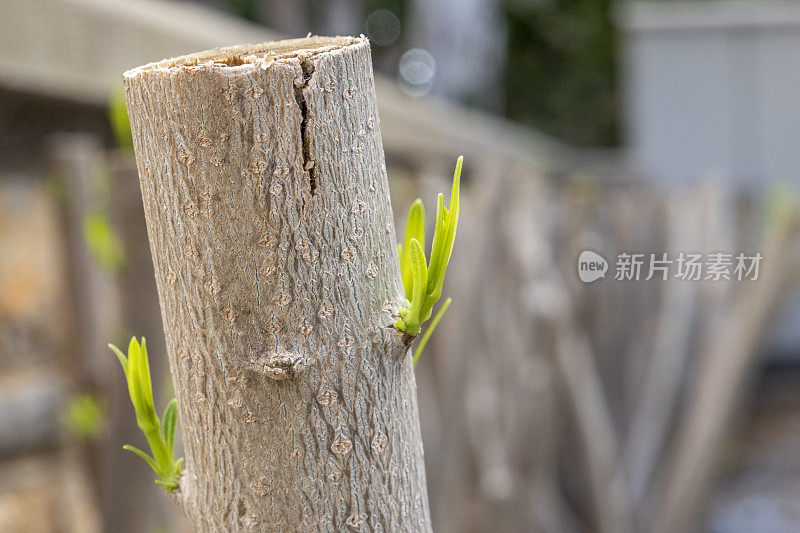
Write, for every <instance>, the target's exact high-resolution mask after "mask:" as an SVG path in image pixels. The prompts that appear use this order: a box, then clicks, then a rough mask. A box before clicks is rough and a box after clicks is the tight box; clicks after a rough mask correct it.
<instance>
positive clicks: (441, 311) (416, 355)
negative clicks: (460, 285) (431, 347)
mask: <svg viewBox="0 0 800 533" xmlns="http://www.w3.org/2000/svg"><path fill="white" fill-rule="evenodd" d="M452 300H453V299H452V298H448V299H447V300H445V301H444V303H443V304H442V307H440V308H439V312H438V313H436V316H435V317H433V321H432V322H431V325H430V326H428V329H427V331H425V334H424V335H423V336H422V340H420V341H419V345H418V346H417V349H416V350H414V366H415V367H416V366H417V362H418V361H419V358H420V357H422V350H424V349H425V345H426V344H428V339H430V338H431V335H432V334H433V330H435V329H436V326H437V325H438V324H439V321H440V320H441V319H442V317H443V316H444V313H445V311H447V308H448V307H450V302H451V301H452Z"/></svg>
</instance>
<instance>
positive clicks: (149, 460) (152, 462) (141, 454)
mask: <svg viewBox="0 0 800 533" xmlns="http://www.w3.org/2000/svg"><path fill="white" fill-rule="evenodd" d="M122 448H123V449H124V450H128V451H129V452H133V453H135V454H136V455H138V456H139V457H141V458H142V459H144V460H145V461H146V462H147V464H149V465H150V468H152V469H153V470H154V471H155V472H158V466H156V462H155V460H154V459H153V458H152V457H150V456H149V455H147V454H146V453H144V452H143V451H142V450H140V449H139V448H136V447H134V446H131V445H130V444H126V445H125V446H123V447H122Z"/></svg>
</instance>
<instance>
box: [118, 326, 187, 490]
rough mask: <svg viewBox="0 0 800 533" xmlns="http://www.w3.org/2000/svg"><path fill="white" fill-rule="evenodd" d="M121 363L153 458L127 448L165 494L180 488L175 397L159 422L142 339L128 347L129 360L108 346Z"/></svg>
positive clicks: (133, 340)
mask: <svg viewBox="0 0 800 533" xmlns="http://www.w3.org/2000/svg"><path fill="white" fill-rule="evenodd" d="M108 347H109V348H111V349H112V350H113V351H114V353H115V354H117V358H118V359H119V362H120V364H122V370H123V371H124V372H125V377H126V378H127V380H128V393H129V394H130V396H131V403H132V404H133V409H134V411H136V423H137V425H138V426H139V429H141V430H142V433H144V436H145V438H146V439H147V443H148V444H149V445H150V450H151V451H152V453H153V456H152V457H150V456H149V455H147V454H146V453H144V452H143V451H142V450H140V449H138V448H134V447H133V446H131V445H130V444H126V445H125V446H123V448H124V449H126V450H128V451H130V452H133V453H135V454H136V455H138V456H139V457H141V458H142V459H144V461H145V462H146V463H147V464H148V465H150V468H152V469H153V471H154V472H155V473H156V474H158V475H159V476H160V477H161V479H160V480H156V483H158V484H159V485H161V486H162V487H164V490H165V491H166V492H171V491H173V490H175V489H176V488H178V479H179V478H180V475H181V464H182V463H183V458H180V459H178V460H177V461H176V460H175V454H174V448H175V427H176V426H177V423H178V403H177V402H176V401H175V398H173V399H172V401H171V402H169V403H168V404H167V407H166V409H164V415H163V416H162V420H161V422H159V421H158V416H157V415H156V410H155V407H154V406H153V384H152V381H151V379H150V361H149V360H148V358H147V346H146V344H145V339H144V337H142V343H141V345H140V344H139V343H138V342H137V340H136V337H133V338H132V339H131V342H130V344H129V345H128V357H125V355H124V354H123V353H122V352H121V351H120V349H119V348H117V347H116V346H114V345H113V344H109V345H108Z"/></svg>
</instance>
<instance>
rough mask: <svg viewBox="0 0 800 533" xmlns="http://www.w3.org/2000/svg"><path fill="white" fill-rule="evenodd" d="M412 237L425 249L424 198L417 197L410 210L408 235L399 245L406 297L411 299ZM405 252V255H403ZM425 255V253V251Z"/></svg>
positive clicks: (401, 272)
mask: <svg viewBox="0 0 800 533" xmlns="http://www.w3.org/2000/svg"><path fill="white" fill-rule="evenodd" d="M411 239H416V240H417V241H418V242H419V244H420V246H422V250H423V252H424V250H425V206H424V205H423V204H422V200H420V199H419V198H417V199H416V200H414V203H412V204H411V207H410V208H409V210H408V218H407V219H406V236H405V243H404V244H403V246H402V247H400V246H399V245H398V251H400V254H399V255H400V257H401V259H400V275H401V276H402V278H403V287H404V288H405V292H406V299H407V300H409V301H410V300H411V287H410V286H411V275H412V274H411V268H410V263H409V258H410V256H409V254H410V245H411ZM403 252H405V256H404V255H403ZM423 255H424V253H423Z"/></svg>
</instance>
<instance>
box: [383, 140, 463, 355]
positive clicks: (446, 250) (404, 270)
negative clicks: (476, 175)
mask: <svg viewBox="0 0 800 533" xmlns="http://www.w3.org/2000/svg"><path fill="white" fill-rule="evenodd" d="M463 160H464V158H463V156H462V157H459V158H458V160H457V161H456V170H455V173H454V174H453V186H452V189H451V191H450V206H449V208H448V207H445V206H444V195H442V194H441V193H440V194H439V197H438V198H437V202H436V226H435V228H434V231H433V243H432V244H431V252H430V260H426V258H425V207H424V206H423V204H422V200H420V199H417V200H416V201H414V203H413V204H411V208H410V209H409V211H408V219H407V221H406V234H405V240H404V242H403V243H402V244H398V245H397V252H398V256H399V257H400V275H401V277H402V279H403V289H404V291H405V297H406V306H405V307H404V308H403V309H401V310H400V318H399V319H398V320H397V322H395V324H394V327H395V328H397V329H398V330H400V331H403V332H405V333H406V334H408V335H409V336H411V337H414V336H416V335H419V332H420V330H421V329H422V324H423V323H425V322H426V321H427V320H428V319H429V318H430V317H431V313H432V311H433V306H434V304H435V303H436V302H437V301H438V300H439V298H441V296H442V287H443V286H444V276H445V272H446V271H447V265H448V263H449V262H450V255H451V254H452V253H453V243H454V242H455V239H456V227H457V226H458V207H459V191H460V184H461V164H462V162H463ZM448 304H449V302H448ZM446 309H447V306H446V305H445V306H443V307H442V309H441V310H440V311H439V313H438V314H437V316H436V319H435V320H434V321H433V323H432V324H431V327H430V329H429V330H428V332H426V334H425V338H424V339H423V340H424V341H425V342H427V339H428V337H430V334H431V333H432V332H433V329H434V328H435V327H436V324H438V322H439V319H441V317H442V315H443V314H444V311H445V310H446ZM424 345H425V343H424V342H423V343H421V344H420V349H418V350H417V353H416V354H415V357H414V364H416V363H417V360H418V359H419V356H420V355H421V353H422V350H421V348H423V347H424Z"/></svg>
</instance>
